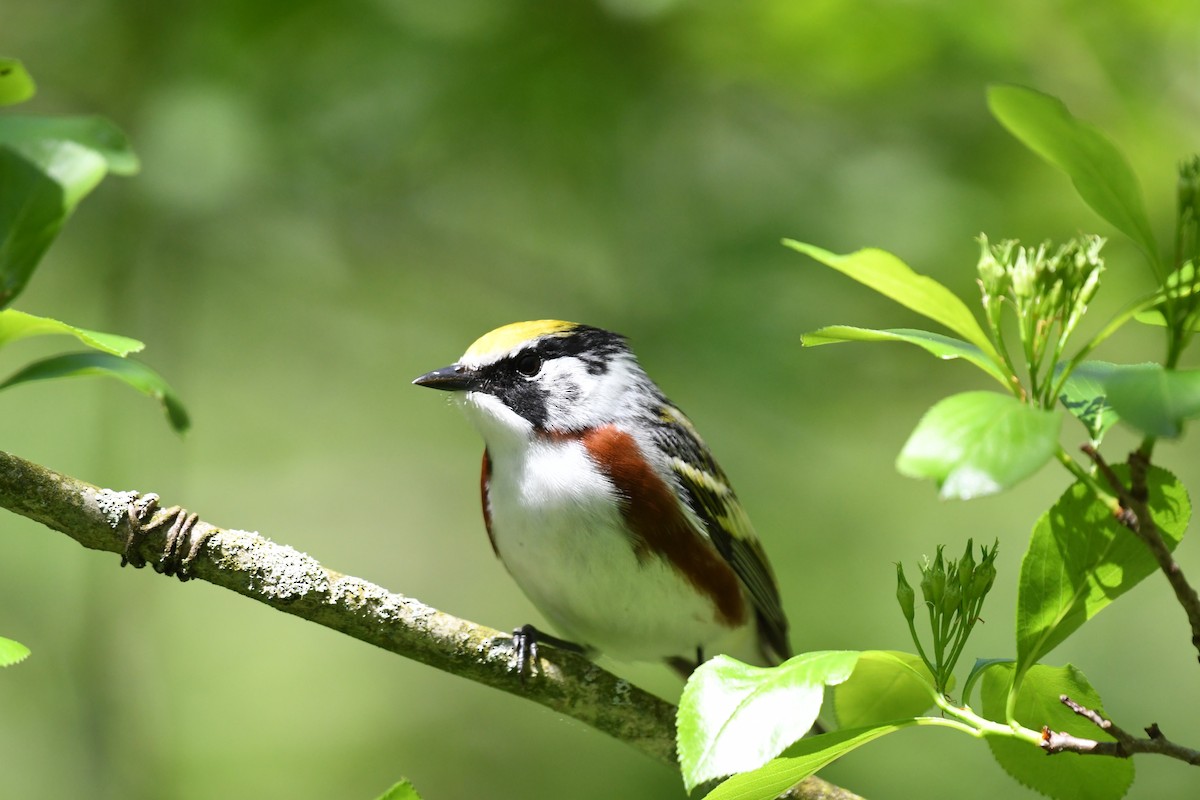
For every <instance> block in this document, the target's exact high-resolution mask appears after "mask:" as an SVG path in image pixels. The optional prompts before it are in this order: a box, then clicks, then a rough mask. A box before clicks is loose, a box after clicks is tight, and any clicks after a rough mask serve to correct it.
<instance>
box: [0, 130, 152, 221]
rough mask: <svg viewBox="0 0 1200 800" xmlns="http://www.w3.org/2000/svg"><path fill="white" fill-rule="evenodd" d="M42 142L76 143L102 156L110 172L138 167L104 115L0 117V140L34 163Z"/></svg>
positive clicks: (121, 135)
mask: <svg viewBox="0 0 1200 800" xmlns="http://www.w3.org/2000/svg"><path fill="white" fill-rule="evenodd" d="M46 142H72V143H74V144H77V145H79V146H80V147H82V148H84V149H86V150H89V151H91V152H92V153H95V154H96V155H98V156H100V157H101V158H102V159H104V168H105V170H106V171H107V172H111V173H113V174H114V175H135V174H137V172H138V171H139V170H141V168H142V165H141V161H140V160H139V159H138V157H137V154H136V153H134V152H133V147H132V146H131V145H130V144H129V138H128V137H127V136H126V135H125V132H124V131H122V130H121V129H120V128H118V127H117V126H116V125H115V124H113V122H112V120H108V119H105V118H104V117H96V116H81V117H42V116H33V115H27V116H16V115H11V116H5V117H0V143H3V144H6V145H8V146H10V147H12V148H13V149H15V150H17V151H18V152H21V153H23V154H27V155H29V154H33V157H31V159H30V160H32V161H34V162H35V163H42V162H41V160H40V159H39V158H38V157H37V156H36V153H37V152H38V150H39V149H41V148H44V147H45V143H46ZM76 202H78V198H76Z"/></svg>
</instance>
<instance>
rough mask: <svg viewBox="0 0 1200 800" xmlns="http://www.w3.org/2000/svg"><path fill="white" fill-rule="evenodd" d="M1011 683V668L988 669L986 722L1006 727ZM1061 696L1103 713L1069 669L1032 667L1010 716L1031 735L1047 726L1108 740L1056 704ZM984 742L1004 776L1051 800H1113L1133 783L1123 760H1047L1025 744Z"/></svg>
mask: <svg viewBox="0 0 1200 800" xmlns="http://www.w3.org/2000/svg"><path fill="white" fill-rule="evenodd" d="M1012 680H1013V665H1012V664H1011V663H1000V664H993V665H991V666H990V667H989V668H988V669H987V670H986V671H985V672H984V674H983V683H982V688H981V690H980V695H981V698H982V712H983V715H984V716H985V717H987V718H988V719H992V720H995V721H997V722H1003V721H1005V706H1006V704H1007V701H1008V694H1009V690H1010V687H1011V686H1012ZM1061 695H1066V696H1068V697H1070V698H1071V699H1072V700H1074V701H1075V702H1076V703H1079V704H1080V705H1083V706H1085V707H1087V708H1090V709H1092V710H1093V711H1096V712H1098V713H1101V714H1103V713H1104V708H1103V706H1102V705H1101V703H1100V696H1099V695H1098V694H1096V692H1095V690H1094V689H1092V686H1091V684H1089V683H1088V680H1087V678H1085V677H1084V675H1083V673H1082V672H1080V671H1079V670H1077V669H1075V667H1073V666H1071V665H1069V664H1068V665H1067V666H1065V667H1044V666H1037V667H1034V668H1033V669H1032V670H1030V671H1029V672H1028V673H1027V674H1026V676H1025V679H1024V681H1022V682H1021V687H1020V690H1019V691H1018V693H1017V697H1016V702H1015V705H1014V707H1013V712H1014V716H1015V717H1016V719H1017V720H1018V721H1019V722H1021V723H1022V724H1024V725H1025V726H1027V727H1030V728H1033V729H1034V730H1040V729H1041V728H1042V726H1048V727H1049V728H1050V729H1051V730H1053V731H1057V732H1064V731H1065V732H1067V733H1071V734H1074V735H1076V736H1081V737H1084V738H1087V739H1095V740H1098V741H1111V740H1112V737H1110V736H1109V735H1108V734H1106V733H1105V732H1104V731H1102V730H1100V729H1099V728H1097V727H1096V726H1095V725H1093V724H1092V723H1091V722H1089V721H1087V720H1085V719H1083V718H1082V717H1079V716H1077V715H1076V714H1075V713H1074V712H1072V711H1071V710H1070V709H1069V708H1067V707H1066V706H1064V705H1063V704H1062V703H1060V702H1059V700H1058V698H1059V697H1060V696H1061ZM987 742H988V746H989V747H991V750H992V755H993V756H994V757H995V759H996V761H997V762H998V763H999V764H1000V766H1002V767H1003V768H1004V770H1005V771H1006V772H1008V774H1009V775H1012V776H1013V777H1014V778H1016V779H1017V780H1018V781H1020V782H1021V783H1023V784H1025V785H1026V786H1028V787H1030V788H1032V789H1035V790H1037V791H1038V792H1041V793H1042V794H1044V795H1046V796H1047V797H1052V798H1054V800H1118V798H1121V797H1123V796H1124V795H1125V793H1126V792H1127V791H1129V786H1130V784H1132V783H1133V761H1132V760H1131V759H1128V758H1102V757H1096V756H1082V755H1078V754H1076V753H1059V754H1057V755H1054V756H1050V757H1048V756H1047V755H1046V754H1045V753H1044V752H1043V751H1042V750H1041V749H1039V748H1037V747H1031V746H1029V744H1028V743H1026V742H1021V741H1017V740H1014V739H1012V738H1007V737H1002V736H998V735H990V736H988V737H987Z"/></svg>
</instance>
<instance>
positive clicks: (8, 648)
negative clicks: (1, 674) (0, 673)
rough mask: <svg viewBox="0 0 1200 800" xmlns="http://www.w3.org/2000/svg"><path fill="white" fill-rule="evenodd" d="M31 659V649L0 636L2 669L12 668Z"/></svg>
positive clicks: (0, 662)
mask: <svg viewBox="0 0 1200 800" xmlns="http://www.w3.org/2000/svg"><path fill="white" fill-rule="evenodd" d="M28 657H29V648H28V647H26V646H25V645H23V644H21V643H20V642H14V641H13V640H12V639H5V638H4V637H3V636H0V667H10V666H12V665H13V664H17V663H20V662H22V661H24V660H25V659H26V658H28Z"/></svg>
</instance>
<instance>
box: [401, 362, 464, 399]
mask: <svg viewBox="0 0 1200 800" xmlns="http://www.w3.org/2000/svg"><path fill="white" fill-rule="evenodd" d="M413 383H414V384H416V385H417V386H427V387H429V388H430V389H441V390H442V391H444V392H461V391H465V390H467V389H470V388H472V387H474V385H475V372H474V370H471V369H469V368H467V367H464V366H462V365H461V364H451V365H450V366H448V367H442V368H441V369H435V370H434V371H433V372H426V373H425V374H424V375H422V376H421V377H419V378H417V379H416V380H415V381H413Z"/></svg>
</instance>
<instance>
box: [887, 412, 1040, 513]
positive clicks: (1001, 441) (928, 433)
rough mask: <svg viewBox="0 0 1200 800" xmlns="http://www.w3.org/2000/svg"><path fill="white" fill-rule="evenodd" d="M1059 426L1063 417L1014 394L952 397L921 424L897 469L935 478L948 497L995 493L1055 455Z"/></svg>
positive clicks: (1006, 487) (963, 498)
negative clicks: (1029, 403) (1024, 401)
mask: <svg viewBox="0 0 1200 800" xmlns="http://www.w3.org/2000/svg"><path fill="white" fill-rule="evenodd" d="M1061 425H1062V415H1061V412H1059V411H1057V410H1054V411H1045V410H1043V409H1040V408H1035V407H1034V406H1031V405H1028V404H1026V403H1022V402H1021V401H1019V400H1017V399H1016V398H1015V397H1013V396H1012V395H1005V394H996V393H995V392H964V393H962V394H956V395H951V396H950V397H947V398H946V399H944V400H942V401H940V402H938V403H937V404H936V405H934V407H933V408H931V409H929V411H927V412H926V413H925V416H924V417H922V418H921V421H920V422H919V423H917V427H916V429H915V430H914V431H913V432H912V435H911V436H909V437H908V441H907V442H905V444H904V448H903V449H902V450H901V451H900V456H899V457H898V458H897V459H896V469H898V470H899V471H900V473H901V474H902V475H907V476H908V477H910V478H931V479H933V480H934V481H936V482H937V485H938V488H939V489H940V490H941V496H942V497H944V498H957V499H961V500H969V499H971V498H973V497H982V496H984V495H989V494H995V493H996V492H1000V491H1003V490H1004V489H1008V488H1010V487H1012V486H1014V485H1016V484H1017V483H1019V482H1020V481H1022V480H1024V479H1025V478H1028V477H1029V476H1030V475H1032V474H1033V473H1034V472H1036V471H1037V470H1038V469H1040V468H1041V467H1042V465H1043V464H1045V463H1046V462H1047V461H1049V460H1050V459H1051V458H1052V457H1053V456H1054V453H1055V452H1056V451H1057V449H1058V432H1059V428H1060V427H1061Z"/></svg>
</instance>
